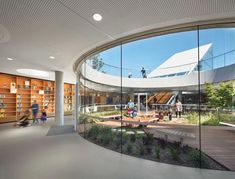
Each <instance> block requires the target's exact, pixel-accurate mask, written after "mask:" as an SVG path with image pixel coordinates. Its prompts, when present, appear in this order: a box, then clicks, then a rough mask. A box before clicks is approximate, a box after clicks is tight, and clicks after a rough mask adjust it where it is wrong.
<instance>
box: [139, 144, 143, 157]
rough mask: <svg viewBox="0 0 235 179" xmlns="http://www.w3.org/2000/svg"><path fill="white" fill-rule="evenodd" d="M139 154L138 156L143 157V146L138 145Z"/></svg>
mask: <svg viewBox="0 0 235 179" xmlns="http://www.w3.org/2000/svg"><path fill="white" fill-rule="evenodd" d="M139 154H140V156H143V155H144V147H143V145H139Z"/></svg>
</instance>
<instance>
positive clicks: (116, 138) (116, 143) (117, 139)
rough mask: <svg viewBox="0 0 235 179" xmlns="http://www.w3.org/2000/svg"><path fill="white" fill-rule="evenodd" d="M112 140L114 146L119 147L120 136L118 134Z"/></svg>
mask: <svg viewBox="0 0 235 179" xmlns="http://www.w3.org/2000/svg"><path fill="white" fill-rule="evenodd" d="M113 142H114V143H115V146H116V148H117V149H118V148H119V147H120V145H121V138H120V137H118V136H116V137H115V138H114V140H113Z"/></svg>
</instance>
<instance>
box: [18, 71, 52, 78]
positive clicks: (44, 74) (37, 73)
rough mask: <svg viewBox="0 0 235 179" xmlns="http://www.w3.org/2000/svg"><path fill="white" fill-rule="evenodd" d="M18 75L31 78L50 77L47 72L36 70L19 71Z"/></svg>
mask: <svg viewBox="0 0 235 179" xmlns="http://www.w3.org/2000/svg"><path fill="white" fill-rule="evenodd" d="M16 71H17V72H18V73H21V74H24V75H29V76H36V77H48V76H49V73H48V72H46V71H41V70H35V69H17V70H16Z"/></svg>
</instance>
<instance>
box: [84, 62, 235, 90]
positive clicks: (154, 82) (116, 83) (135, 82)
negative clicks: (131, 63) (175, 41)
mask: <svg viewBox="0 0 235 179" xmlns="http://www.w3.org/2000/svg"><path fill="white" fill-rule="evenodd" d="M234 69H235V64H233V65H230V66H226V67H222V68H219V69H216V70H211V71H206V72H201V73H200V84H205V83H216V82H220V81H228V80H234V79H235V70H234ZM84 71H86V72H85V73H84ZM81 72H82V75H83V76H84V78H85V79H87V80H89V81H91V82H95V83H98V84H103V85H108V86H111V87H119V88H120V86H121V78H120V77H118V76H112V75H108V74H105V73H101V72H99V71H97V70H95V69H93V68H91V67H90V66H89V65H87V64H85V63H84V64H83V65H82V68H81ZM197 85H198V73H197V72H193V73H191V74H189V75H185V76H176V77H165V78H149V79H148V78H144V79H142V78H126V77H123V78H122V87H123V88H135V89H137V88H139V89H149V88H152V89H174V90H175V89H179V88H183V87H185V88H187V87H189V86H197Z"/></svg>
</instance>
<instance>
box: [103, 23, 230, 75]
mask: <svg viewBox="0 0 235 179" xmlns="http://www.w3.org/2000/svg"><path fill="white" fill-rule="evenodd" d="M199 37H200V38H199V39H200V40H199V42H200V45H205V44H208V43H213V54H214V55H215V56H216V55H219V54H222V53H225V52H227V51H230V50H234V49H235V28H220V29H219V28H218V29H207V30H200V31H199ZM195 47H197V31H188V32H180V33H174V34H168V35H162V36H157V37H152V38H147V39H144V40H138V41H134V42H131V43H128V44H124V45H123V46H122V58H123V68H128V69H133V70H131V72H132V74H133V76H135V77H141V74H140V70H141V67H142V66H143V67H145V69H147V72H151V71H152V70H154V69H155V68H156V67H157V66H159V65H160V64H162V63H163V62H164V61H165V60H167V59H168V58H169V57H170V56H172V55H174V54H175V53H178V52H181V51H185V50H188V49H191V48H195ZM100 57H101V58H102V59H103V62H105V63H106V64H110V65H113V66H117V67H120V59H121V48H120V46H117V47H114V48H112V49H109V50H106V51H104V52H102V53H100ZM103 70H104V71H105V72H106V73H109V74H113V75H119V74H120V69H117V68H111V67H108V68H107V67H104V68H103ZM128 71H129V70H123V75H124V76H127V74H128Z"/></svg>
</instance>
